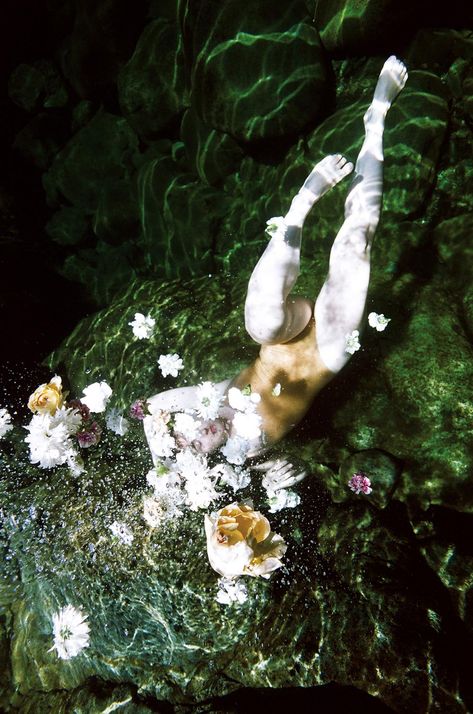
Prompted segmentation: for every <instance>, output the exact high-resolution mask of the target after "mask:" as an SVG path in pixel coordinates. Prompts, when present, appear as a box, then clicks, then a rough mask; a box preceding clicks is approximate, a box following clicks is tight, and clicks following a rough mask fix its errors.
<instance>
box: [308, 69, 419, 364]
mask: <svg viewBox="0 0 473 714" xmlns="http://www.w3.org/2000/svg"><path fill="white" fill-rule="evenodd" d="M406 80H407V70H406V68H405V66H404V65H403V64H402V62H400V61H399V60H397V59H396V58H395V57H390V58H389V59H388V60H387V61H386V62H385V64H384V66H383V69H382V70H381V74H380V76H379V79H378V83H377V85H376V89H375V93H374V97H373V101H372V103H371V105H370V107H369V109H368V111H367V112H366V114H365V116H364V123H365V130H366V134H365V140H364V142H363V146H362V147H361V151H360V154H359V156H358V159H357V161H356V164H355V172H354V175H353V183H352V186H351V188H350V191H349V193H348V196H347V199H346V202H345V222H344V223H343V225H342V227H341V229H340V231H339V233H338V235H337V237H336V238H335V241H334V244H333V246H332V250H331V253H330V262H329V271H328V276H327V279H326V281H325V283H324V285H323V287H322V289H321V291H320V294H319V296H318V298H317V301H316V304H315V321H316V334H317V344H318V348H319V352H320V356H321V358H322V360H323V362H324V363H325V365H326V366H327V367H328V368H329V369H330V370H331V371H332V372H338V371H339V370H340V369H341V368H342V367H343V366H344V364H345V363H346V362H347V361H348V359H349V357H350V354H349V353H348V352H346V349H345V348H346V336H347V334H350V333H351V332H352V331H353V330H357V329H360V325H361V321H362V318H363V314H364V310H365V303H366V296H367V292H368V284H369V277H370V251H371V243H372V240H373V235H374V232H375V230H376V227H377V225H378V221H379V215H380V211H381V201H382V192H383V159H384V155H383V131H384V120H385V117H386V113H387V111H388V109H389V107H390V106H391V104H392V102H393V101H394V99H395V98H396V96H397V95H398V94H399V92H400V91H401V89H402V88H403V86H404V85H405V83H406Z"/></svg>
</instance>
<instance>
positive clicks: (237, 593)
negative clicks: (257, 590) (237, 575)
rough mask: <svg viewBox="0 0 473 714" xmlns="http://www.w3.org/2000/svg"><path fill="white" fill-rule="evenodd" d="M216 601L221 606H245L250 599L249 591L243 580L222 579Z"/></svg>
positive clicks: (219, 582)
mask: <svg viewBox="0 0 473 714" xmlns="http://www.w3.org/2000/svg"><path fill="white" fill-rule="evenodd" d="M215 599H216V601H217V602H219V603H220V604H221V605H232V604H233V603H235V602H236V603H238V604H239V605H243V603H244V602H246V600H247V599H248V590H247V588H246V585H245V583H244V582H243V581H242V580H231V579H230V578H220V580H219V581H218V592H217V595H216V596H215Z"/></svg>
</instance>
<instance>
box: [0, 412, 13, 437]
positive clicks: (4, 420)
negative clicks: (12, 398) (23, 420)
mask: <svg viewBox="0 0 473 714" xmlns="http://www.w3.org/2000/svg"><path fill="white" fill-rule="evenodd" d="M12 429H13V424H12V423H11V416H10V414H9V413H8V412H7V410H6V409H0V439H3V437H4V436H5V434H7V433H8V432H9V431H11V430H12Z"/></svg>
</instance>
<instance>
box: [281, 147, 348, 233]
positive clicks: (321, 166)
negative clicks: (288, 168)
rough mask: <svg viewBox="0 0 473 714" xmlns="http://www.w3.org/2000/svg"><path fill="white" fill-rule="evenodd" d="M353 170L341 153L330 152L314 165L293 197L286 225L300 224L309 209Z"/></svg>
mask: <svg viewBox="0 0 473 714" xmlns="http://www.w3.org/2000/svg"><path fill="white" fill-rule="evenodd" d="M352 171H353V164H351V163H350V162H349V161H347V160H346V159H345V157H344V156H342V155H341V154H331V155H330V156H326V157H325V158H324V159H322V161H319V163H318V164H316V165H315V166H314V168H313V169H312V171H311V172H310V174H309V175H308V177H307V178H306V180H305V181H304V184H303V186H302V188H301V190H300V191H299V193H298V194H297V196H296V197H295V198H294V199H293V201H292V203H291V207H290V209H289V212H288V214H287V215H286V217H285V221H286V223H287V224H288V225H294V226H302V224H303V222H304V220H305V218H306V216H307V214H308V213H309V211H310V209H311V208H312V206H313V205H314V203H316V202H317V201H318V200H319V199H320V198H322V196H323V195H324V194H325V193H327V191H329V190H330V189H331V188H332V187H333V186H335V185H336V184H337V183H338V182H339V181H341V180H342V179H343V178H345V176H348V174H349V173H351V172H352Z"/></svg>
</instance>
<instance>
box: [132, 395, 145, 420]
mask: <svg viewBox="0 0 473 714" xmlns="http://www.w3.org/2000/svg"><path fill="white" fill-rule="evenodd" d="M130 416H131V417H133V419H140V420H143V419H144V418H145V403H144V400H143V399H137V400H136V401H134V402H133V404H132V405H131V407H130Z"/></svg>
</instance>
